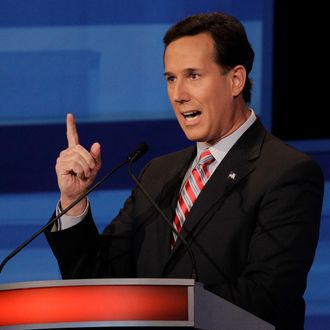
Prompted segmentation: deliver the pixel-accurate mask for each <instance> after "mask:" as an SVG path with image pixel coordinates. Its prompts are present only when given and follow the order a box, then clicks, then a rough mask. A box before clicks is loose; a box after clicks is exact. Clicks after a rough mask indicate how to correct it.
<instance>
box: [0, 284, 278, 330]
mask: <svg viewBox="0 0 330 330" xmlns="http://www.w3.org/2000/svg"><path fill="white" fill-rule="evenodd" d="M134 327H137V328H140V329H151V328H162V329H164V328H168V329H170V328H172V329H174V328H175V329H178V328H183V329H184V328H186V329H189V328H190V329H217V330H221V329H223V330H237V329H245V330H250V329H251V330H257V329H258V330H271V329H275V327H274V326H272V325H271V324H269V323H267V322H265V321H263V320H261V319H260V318H258V317H256V316H254V315H253V314H251V313H248V312H247V311H245V310H243V309H241V308H239V307H237V306H236V305H234V304H232V303H230V302H228V301H226V300H224V299H222V298H221V297H219V296H217V295H215V294H212V293H211V292H209V291H207V290H205V289H204V288H203V286H202V285H201V284H200V283H198V282H195V281H194V280H192V279H88V280H60V281H36V282H21V283H13V284H5V285H0V329H73V328H74V329H84V328H86V329H88V328H89V329H100V328H121V329H123V328H134Z"/></svg>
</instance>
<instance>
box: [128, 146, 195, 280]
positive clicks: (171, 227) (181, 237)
mask: <svg viewBox="0 0 330 330" xmlns="http://www.w3.org/2000/svg"><path fill="white" fill-rule="evenodd" d="M147 148H148V147H147V146H146V145H145V144H141V149H143V150H144V149H147ZM145 152H146V151H145ZM140 157H141V156H140V155H138V154H136V155H132V158H131V159H130V161H129V164H128V174H129V176H130V177H131V178H132V180H133V181H134V182H135V183H136V185H137V186H138V187H139V188H140V190H141V191H142V192H143V194H144V195H145V197H147V199H148V200H149V202H150V203H151V204H152V206H153V207H154V208H155V209H156V210H157V212H158V214H159V215H160V216H161V217H162V218H163V220H165V222H166V224H167V225H168V226H169V227H170V229H171V231H172V232H174V233H175V234H176V235H177V237H178V238H179V239H180V240H181V242H182V243H183V244H184V246H185V248H186V250H187V252H188V255H189V257H190V260H191V265H192V271H191V278H193V279H194V280H196V281H198V274H197V267H196V260H195V257H194V254H193V252H192V250H191V248H190V245H189V244H188V242H187V241H186V240H185V239H184V238H183V236H182V235H181V234H180V232H178V231H177V229H176V228H175V227H174V226H173V223H172V221H170V220H169V218H168V217H167V216H166V215H165V213H164V212H163V211H162V210H161V209H160V208H159V206H158V205H157V204H156V202H155V201H154V199H153V198H152V197H151V196H150V194H149V193H148V192H147V191H146V190H145V189H144V187H143V185H142V184H141V183H140V181H139V180H138V179H137V177H136V176H135V175H134V174H133V172H132V165H133V163H134V162H135V161H136V160H137V159H139V158H140Z"/></svg>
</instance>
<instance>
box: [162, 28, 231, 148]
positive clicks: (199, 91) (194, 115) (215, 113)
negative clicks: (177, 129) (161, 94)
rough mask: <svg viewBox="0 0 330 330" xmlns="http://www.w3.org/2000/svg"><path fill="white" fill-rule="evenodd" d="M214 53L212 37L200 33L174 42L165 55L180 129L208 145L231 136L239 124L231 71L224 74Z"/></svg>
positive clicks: (168, 86)
mask: <svg viewBox="0 0 330 330" xmlns="http://www.w3.org/2000/svg"><path fill="white" fill-rule="evenodd" d="M214 54H215V51H214V44H213V40H212V37H211V36H210V35H209V34H206V33H201V34H197V35H195V36H187V37H182V38H179V39H177V40H175V41H173V42H171V43H170V44H169V45H168V46H167V48H166V51H165V55H164V64H165V77H166V79H167V91H168V96H169V99H170V101H171V104H172V107H173V109H174V112H175V115H176V117H177V120H178V121H179V124H180V126H181V128H182V129H183V131H184V133H185V134H186V136H187V138H188V139H189V140H191V141H200V142H208V143H209V144H214V143H215V142H217V141H219V140H220V138H222V137H224V136H226V135H228V134H230V133H231V132H232V131H233V130H234V128H235V123H236V121H237V117H236V114H235V106H234V97H235V96H236V95H237V90H236V89H235V87H234V86H233V83H234V81H235V80H234V79H233V73H232V70H230V71H228V72H227V73H224V70H223V69H222V68H221V67H220V66H219V65H218V64H217V63H216V62H215V59H214ZM234 84H235V83H234Z"/></svg>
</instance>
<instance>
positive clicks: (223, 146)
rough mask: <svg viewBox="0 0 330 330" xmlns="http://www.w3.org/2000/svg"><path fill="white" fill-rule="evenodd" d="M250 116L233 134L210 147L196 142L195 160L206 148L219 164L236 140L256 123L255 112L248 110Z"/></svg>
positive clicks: (204, 143)
mask: <svg viewBox="0 0 330 330" xmlns="http://www.w3.org/2000/svg"><path fill="white" fill-rule="evenodd" d="M250 111H251V114H250V116H249V118H248V119H247V120H246V121H245V122H244V123H243V124H242V125H241V126H240V127H239V128H238V129H237V130H236V131H234V132H233V133H231V134H230V135H228V136H226V137H224V138H223V139H220V141H218V142H217V143H216V144H214V145H212V146H211V147H210V146H209V145H208V144H207V143H206V142H197V159H198V158H199V156H200V154H201V153H202V152H203V151H204V150H205V149H207V148H209V149H210V152H211V154H212V155H213V157H214V158H215V160H216V161H217V162H221V161H222V159H223V158H224V157H225V156H226V154H227V153H228V151H229V150H230V149H231V147H232V146H233V145H234V144H235V143H236V142H237V140H238V139H239V138H240V137H241V136H242V135H243V133H244V132H245V131H246V130H247V129H248V128H249V127H250V126H251V125H252V124H253V123H254V122H255V121H256V119H257V117H256V114H255V112H254V111H253V110H252V109H250Z"/></svg>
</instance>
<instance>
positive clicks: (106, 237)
mask: <svg viewBox="0 0 330 330" xmlns="http://www.w3.org/2000/svg"><path fill="white" fill-rule="evenodd" d="M147 167H148V165H146V166H145V168H144V169H143V171H142V172H141V174H140V178H142V176H143V173H144V172H145V170H146V169H147ZM136 191H137V189H133V191H132V193H131V196H130V197H129V198H128V199H127V200H126V202H125V204H124V206H123V208H122V209H121V210H120V211H119V213H118V215H117V217H116V218H115V219H113V220H112V221H111V222H110V224H109V225H108V226H107V227H106V228H105V230H104V232H103V233H102V234H99V232H98V229H97V227H96V225H95V222H94V219H93V215H92V211H91V208H90V209H89V211H88V213H87V215H86V217H85V218H84V219H83V220H82V221H81V222H80V223H79V224H77V225H75V226H73V227H70V228H68V229H65V230H61V231H57V232H51V231H50V230H48V231H47V232H46V233H45V234H46V238H47V240H48V243H49V245H50V247H51V249H52V251H53V253H54V255H55V257H56V259H57V262H58V264H59V268H60V271H61V275H62V278H64V279H79V278H104V277H135V276H136V269H135V268H136V267H135V262H134V251H133V237H134V226H135V224H134V217H135V215H134V212H135V211H134V208H135V207H134V200H135V199H136Z"/></svg>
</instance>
